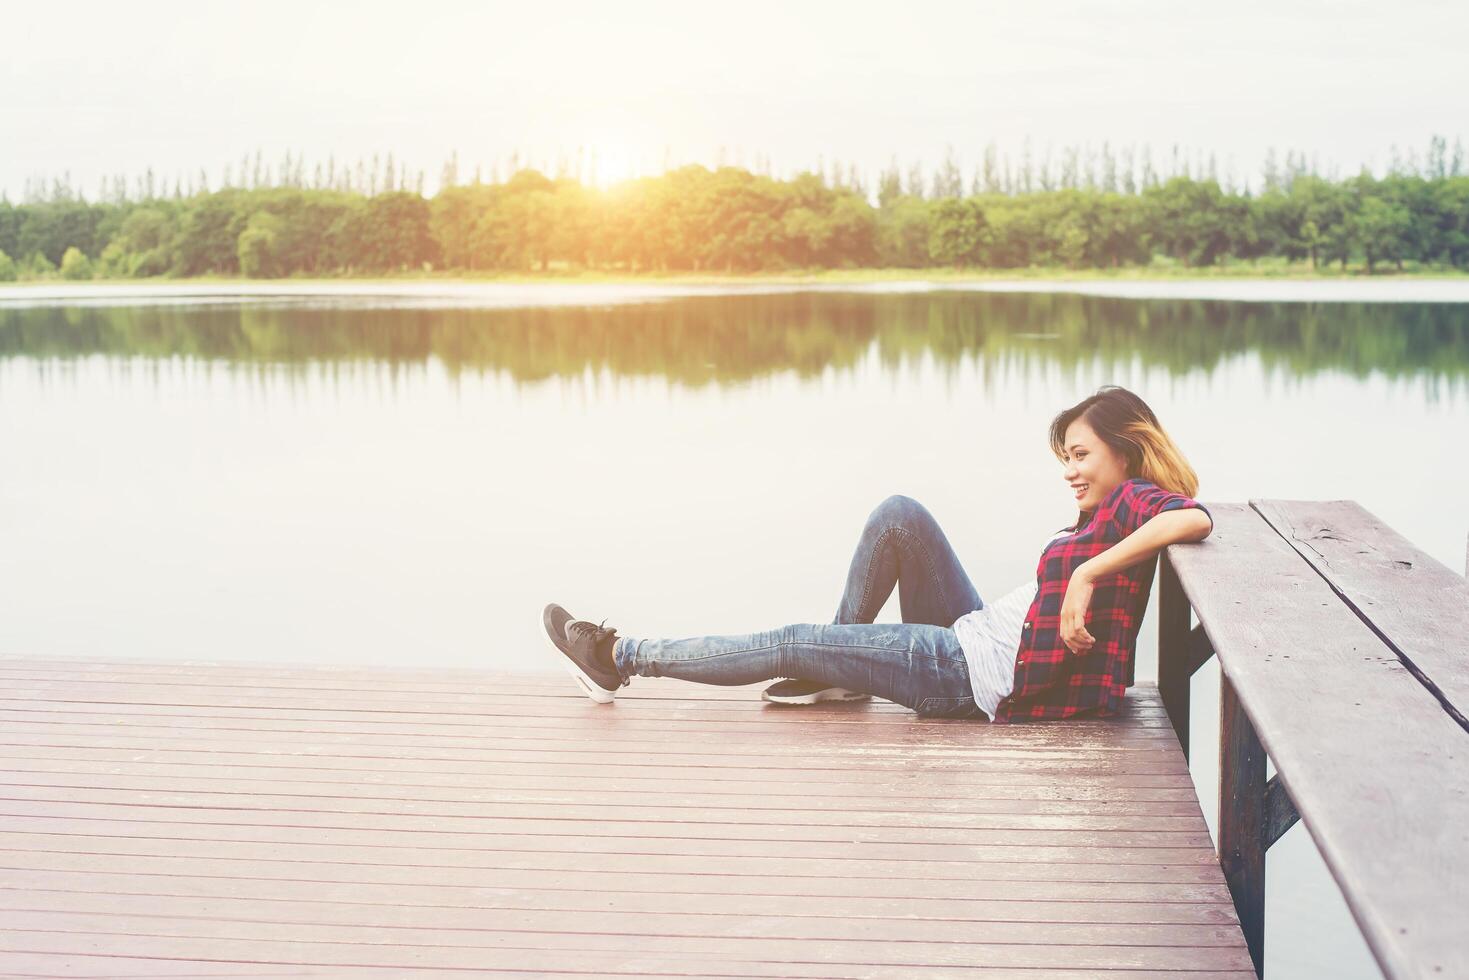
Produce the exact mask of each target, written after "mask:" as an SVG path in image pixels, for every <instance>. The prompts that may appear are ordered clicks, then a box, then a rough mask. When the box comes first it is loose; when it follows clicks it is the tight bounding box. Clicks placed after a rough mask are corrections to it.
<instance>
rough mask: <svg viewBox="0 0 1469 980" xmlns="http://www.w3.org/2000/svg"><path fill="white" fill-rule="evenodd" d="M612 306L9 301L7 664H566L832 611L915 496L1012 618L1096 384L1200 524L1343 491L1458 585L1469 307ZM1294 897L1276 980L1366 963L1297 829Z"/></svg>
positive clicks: (1207, 719) (992, 302) (1213, 682)
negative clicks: (1118, 388) (561, 619)
mask: <svg viewBox="0 0 1469 980" xmlns="http://www.w3.org/2000/svg"><path fill="white" fill-rule="evenodd" d="M621 299H622V301H619V302H602V301H601V300H598V305H593V306H539V307H536V308H525V309H507V308H498V309H488V308H478V309H469V308H455V302H454V301H453V300H442V299H441V300H427V299H421V298H419V299H415V298H413V297H400V298H397V299H383V298H378V299H372V300H364V299H358V300H354V299H352V298H348V297H338V298H317V299H312V300H293V299H289V298H280V299H267V300H260V301H238V300H227V299H226V300H218V299H216V300H215V301H211V302H202V301H197V300H191V301H188V302H172V303H164V302H159V303H156V304H151V305H149V304H136V303H134V304H129V305H106V303H105V302H98V301H93V302H90V303H86V304H82V303H76V302H71V303H68V304H65V305H50V306H48V305H35V304H30V305H25V306H18V305H9V306H6V305H4V304H3V303H0V460H3V464H4V471H3V472H4V479H3V480H0V530H3V548H0V591H3V594H4V595H5V596H6V598H7V601H6V603H5V608H6V612H5V615H4V616H3V617H0V655H10V656H15V655H34V656H53V655H55V656H65V657H72V656H101V657H107V656H115V657H155V658H178V659H191V660H252V661H257V662H266V661H268V662H310V663H343V664H348V663H355V664H404V663H415V664H443V665H449V666H483V667H485V668H489V669H497V670H559V669H560V668H559V665H558V664H557V663H556V662H555V661H554V659H553V658H552V654H551V648H550V647H549V645H548V644H547V643H546V641H545V638H544V636H543V635H542V633H541V627H540V610H541V608H542V606H544V605H545V603H546V602H548V601H552V600H555V601H558V602H561V603H562V604H564V605H566V606H567V607H568V608H570V609H571V610H572V612H573V613H574V614H576V615H578V616H580V617H583V618H589V619H593V620H601V619H603V618H604V617H605V618H606V620H607V622H608V624H609V625H612V626H615V627H617V628H618V629H619V631H620V632H622V633H625V634H631V635H643V636H649V635H689V634H697V633H718V632H744V631H748V630H756V629H767V628H771V627H775V626H779V625H782V624H784V623H788V622H798V621H799V622H827V621H830V619H831V617H832V615H833V613H834V611H835V608H836V603H837V598H838V596H839V594H840V590H841V585H842V581H843V578H844V575H845V572H846V565H847V561H848V559H849V558H850V555H851V549H852V547H853V544H854V543H855V540H856V536H857V533H858V531H859V530H860V528H861V526H862V523H863V520H864V519H865V517H866V515H867V513H868V512H869V511H870V510H871V509H872V507H873V506H875V505H876V504H877V503H878V502H879V501H880V500H881V499H882V498H883V497H885V496H887V495H888V494H891V493H904V494H908V495H911V496H914V497H916V498H918V499H919V500H921V501H923V502H924V503H925V504H926V505H928V507H929V508H930V510H932V511H933V513H934V514H935V515H936V516H937V517H938V519H939V521H940V522H941V523H942V524H943V525H944V527H945V529H946V530H947V531H948V534H949V537H950V540H951V541H952V542H953V544H954V546H955V548H956V549H957V550H958V552H959V554H960V557H961V559H962V560H963V561H964V563H965V566H966V568H967V570H968V571H969V573H970V576H971V578H972V579H973V580H974V582H975V583H976V585H977V586H978V588H979V591H980V594H981V595H982V596H990V595H998V594H1000V593H1002V592H1004V591H1007V590H1008V589H1010V588H1013V587H1014V586H1015V585H1018V584H1020V583H1022V582H1024V581H1027V580H1028V579H1030V578H1031V577H1032V576H1033V573H1034V563H1035V559H1036V556H1037V554H1038V553H1039V547H1040V543H1041V542H1042V541H1044V539H1045V538H1046V537H1047V536H1048V535H1049V534H1050V533H1051V532H1053V531H1054V530H1057V529H1059V528H1060V527H1062V526H1063V525H1065V524H1067V523H1069V522H1070V521H1071V520H1072V519H1073V518H1074V516H1075V515H1074V508H1073V505H1072V502H1071V499H1070V495H1069V493H1068V491H1067V488H1066V486H1065V483H1064V481H1063V480H1062V479H1061V467H1060V464H1059V463H1057V461H1056V460H1055V458H1054V457H1052V456H1051V454H1050V452H1049V449H1048V448H1047V445H1046V438H1045V437H1046V427H1047V423H1048V422H1049V420H1050V418H1051V417H1052V416H1053V415H1054V414H1055V413H1056V412H1057V411H1059V410H1060V409H1061V408H1063V407H1065V406H1066V405H1069V404H1071V403H1073V402H1075V401H1076V400H1078V399H1080V398H1081V397H1084V396H1085V395H1086V394H1089V393H1090V392H1091V391H1092V390H1093V389H1095V388H1096V387H1097V386H1098V385H1100V384H1103V383H1109V382H1110V383H1117V384H1122V385H1126V386H1127V387H1130V388H1132V389H1133V390H1135V391H1137V392H1139V393H1140V394H1142V395H1143V397H1144V398H1146V399H1147V400H1148V401H1149V403H1150V404H1152V406H1153V407H1154V408H1155V409H1156V410H1157V412H1158V414H1159V415H1160V417H1161V418H1162V420H1163V422H1164V424H1165V425H1166V426H1167V427H1168V428H1169V429H1170V431H1171V432H1172V433H1173V435H1174V437H1175V439H1177V440H1178V442H1179V443H1180V444H1181V445H1182V446H1183V448H1184V450H1185V452H1186V453H1187V454H1188V455H1189V457H1190V459H1191V461H1192V462H1193V464H1194V466H1195V468H1196V469H1197V470H1198V472H1199V474H1200V477H1201V480H1202V487H1201V489H1200V493H1199V496H1200V498H1201V499H1203V500H1204V501H1206V502H1208V501H1225V500H1231V501H1244V500H1247V499H1249V498H1252V497H1282V498H1316V499H1336V498H1352V499H1355V500H1357V501H1359V502H1360V503H1361V504H1362V505H1363V506H1365V507H1366V508H1368V509H1369V510H1370V511H1372V512H1373V513H1374V514H1376V515H1377V516H1378V517H1380V518H1381V519H1383V520H1384V521H1386V522H1387V523H1388V524H1389V525H1391V526H1392V527H1394V528H1396V529H1398V530H1399V531H1400V532H1402V533H1403V534H1405V535H1406V536H1407V537H1409V538H1410V539H1411V540H1413V541H1414V542H1415V543H1416V544H1418V546H1419V547H1421V548H1423V549H1424V550H1425V551H1427V552H1428V553H1429V554H1430V555H1432V556H1434V557H1435V558H1437V559H1438V560H1440V561H1442V562H1444V563H1445V564H1447V565H1449V566H1450V567H1452V568H1455V569H1457V570H1462V569H1463V565H1464V548H1465V537H1466V532H1469V526H1466V512H1465V510H1464V508H1463V507H1462V501H1463V498H1464V487H1465V485H1466V483H1469V455H1466V454H1465V453H1464V452H1463V450H1462V438H1463V432H1464V428H1465V422H1466V421H1469V305H1462V304H1452V303H1434V304H1414V303H1374V304H1365V303H1246V302H1199V301H1187V300H1136V299H1118V298H1099V297H1087V296H1078V295H1048V294H997V293H977V292H964V291H953V290H950V291H943V292H931V293H896V294H883V293H880V292H871V291H867V292H850V293H844V292H840V291H823V292H795V293H790V292H787V293H779V292H776V293H760V294H747V295H736V296H717V295H693V296H688V295H685V296H674V297H670V298H667V299H663V300H653V299H647V298H644V297H642V296H641V295H639V296H636V297H633V298H632V299H631V300H630V301H629V300H628V298H627V297H622V298H621ZM1156 616H1157V610H1156V598H1155V599H1154V604H1153V608H1152V609H1151V610H1150V611H1149V613H1148V622H1147V623H1146V624H1145V628H1144V631H1143V634H1144V642H1143V647H1142V649H1141V650H1140V651H1139V663H1138V668H1137V674H1138V677H1139V678H1140V679H1151V678H1152V677H1154V676H1155V669H1156V668H1155V665H1156V643H1155V629H1154V628H1153V627H1154V625H1155V624H1156V621H1157V620H1156ZM879 618H880V619H884V620H886V619H892V620H896V619H897V618H899V617H898V613H897V598H896V596H894V598H893V600H892V601H891V602H890V603H889V605H888V607H887V609H886V610H885V612H884V614H883V615H882V616H880V617H879ZM1217 692H1218V686H1217V669H1216V668H1213V667H1212V666H1211V667H1210V668H1206V670H1205V671H1203V672H1201V674H1200V676H1199V678H1198V679H1197V680H1196V682H1195V693H1194V696H1195V699H1196V705H1197V707H1196V709H1195V729H1194V735H1193V738H1194V744H1195V746H1196V750H1195V753H1194V758H1195V780H1196V782H1197V783H1198V785H1199V790H1200V800H1201V803H1202V805H1203V808H1204V812H1205V814H1206V815H1208V816H1209V817H1210V820H1211V825H1212V814H1213V810H1214V807H1215V785H1214V780H1215V774H1214V773H1213V771H1212V770H1211V769H1210V768H1209V767H1210V766H1211V765H1213V760H1214V754H1215V746H1217V736H1216V730H1215V725H1216V724H1217V721H1216V718H1215V717H1214V716H1213V715H1212V714H1211V713H1210V710H1209V709H1210V708H1211V707H1213V706H1215V705H1216V704H1217V697H1218V693H1217ZM1269 885H1270V893H1269V903H1270V905H1269V909H1268V912H1267V922H1268V924H1269V926H1268V929H1269V931H1268V934H1267V937H1266V947H1267V952H1268V960H1267V971H1269V973H1270V974H1272V975H1273V976H1274V977H1276V978H1281V977H1291V976H1294V977H1315V976H1321V975H1328V974H1329V975H1334V976H1342V977H1352V976H1359V977H1376V976H1377V975H1378V973H1377V970H1376V968H1375V966H1373V964H1372V962H1371V958H1370V956H1369V954H1368V953H1367V951H1366V947H1365V945H1364V944H1363V943H1362V941H1361V939H1360V937H1359V936H1358V934H1357V931H1356V928H1355V926H1354V925H1353V924H1352V922H1351V920H1350V917H1349V915H1348V913H1347V911H1346V908H1345V906H1344V904H1343V903H1342V901H1341V899H1340V896H1339V894H1338V893H1337V891H1336V888H1335V885H1334V884H1333V883H1332V882H1331V879H1330V877H1329V875H1328V874H1327V872H1326V871H1325V869H1324V867H1323V866H1322V865H1321V862H1320V858H1319V856H1318V855H1317V854H1316V852H1315V850H1314V847H1313V845H1312V843H1311V841H1310V838H1309V836H1308V834H1307V832H1306V830H1305V828H1304V827H1303V826H1301V825H1298V826H1297V827H1295V828H1294V829H1292V830H1291V831H1290V832H1289V833H1288V834H1287V835H1286V836H1285V837H1284V838H1282V840H1281V842H1280V843H1279V844H1277V845H1276V847H1275V848H1273V849H1272V850H1271V852H1270V879H1269Z"/></svg>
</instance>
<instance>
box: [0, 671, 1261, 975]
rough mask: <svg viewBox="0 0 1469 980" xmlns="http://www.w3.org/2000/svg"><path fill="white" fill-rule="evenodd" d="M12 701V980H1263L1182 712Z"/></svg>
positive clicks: (8, 815)
mask: <svg viewBox="0 0 1469 980" xmlns="http://www.w3.org/2000/svg"><path fill="white" fill-rule="evenodd" d="M642 681H648V682H650V683H646V684H644V683H641V682H642ZM0 685H3V688H0V693H3V694H4V698H3V700H0V973H4V974H5V975H27V974H33V975H38V976H39V975H50V976H81V975H93V976H97V975H107V976H120V977H123V976H145V975H146V976H184V975H188V976H201V975H210V974H213V975H219V976H274V975H292V976H364V977H366V976H395V977H397V976H404V977H411V976H449V975H452V974H454V973H459V974H461V975H463V974H464V973H466V972H468V973H479V972H483V973H485V974H486V975H495V976H507V977H515V976H522V975H524V976H558V975H564V976H572V975H576V976H583V977H585V976H624V977H625V976H630V975H631V976H642V975H707V974H711V973H719V974H723V975H729V976H750V977H758V976H772V977H773V976H790V977H796V976H800V977H856V976H860V977H875V978H877V977H882V978H899V977H902V978H906V977H951V976H952V977H958V976H979V977H992V976H994V977H998V976H1024V977H1026V978H1027V980H1047V978H1053V980H1080V978H1082V977H1089V976H1094V975H1096V973H1097V972H1098V971H1107V975H1108V976H1109V977H1111V978H1114V980H1116V978H1125V977H1136V978H1141V977H1145V976H1146V977H1150V978H1158V977H1161V976H1172V977H1180V978H1183V977H1195V978H1200V980H1202V978H1205V977H1218V978H1223V977H1229V978H1232V980H1243V978H1246V977H1248V976H1250V972H1251V971H1250V960H1249V957H1248V955H1247V953H1246V951H1245V948H1244V942H1243V939H1242V937H1241V935H1240V931H1239V925H1238V919H1237V916H1236V914H1235V911H1234V906H1233V904H1232V902H1231V901H1230V898H1229V893H1228V889H1227V888H1226V887H1225V885H1224V881H1223V878H1222V876H1221V874H1220V871H1219V868H1218V865H1217V863H1216V861H1215V858H1214V853H1213V849H1212V845H1211V843H1210V839H1209V836H1208V832H1207V829H1206V827H1205V825H1204V822H1203V817H1202V814H1201V813H1200V812H1199V808H1198V802H1197V800H1196V799H1195V797H1194V794H1193V789H1192V784H1191V782H1190V778H1189V775H1188V772H1187V769H1186V767H1185V765H1184V762H1183V758H1182V755H1181V753H1180V752H1179V751H1178V747H1177V744H1176V742H1175V741H1174V740H1173V738H1172V731H1171V728H1170V727H1169V726H1168V721H1167V717H1166V715H1165V714H1164V712H1163V710H1162V706H1161V702H1160V701H1159V698H1158V695H1157V691H1156V689H1155V688H1152V687H1150V686H1147V685H1144V686H1140V687H1138V688H1135V689H1134V690H1133V691H1132V692H1130V694H1129V698H1128V705H1127V709H1126V710H1125V711H1124V712H1123V714H1122V715H1120V716H1119V717H1117V718H1112V719H1090V720H1083V719H1078V720H1077V721H1076V722H1075V723H1064V724H1054V725H1030V726H1026V725H1010V726H994V727H991V726H989V725H986V724H984V723H982V722H980V723H967V722H958V721H948V720H941V719H920V718H918V717H917V716H915V715H913V714H912V713H911V712H909V711H908V710H907V709H905V708H901V707H900V706H897V705H892V704H888V703H886V702H882V701H874V702H870V703H859V704H843V705H832V704H825V705H817V706H813V707H811V708H804V709H792V708H788V707H782V706H775V705H769V704H765V703H763V702H761V701H760V700H759V690H760V687H761V686H763V685H757V686H750V687H742V688H735V689H732V688H705V687H701V686H698V685H688V684H681V683H679V682H676V681H668V680H667V679H653V678H640V679H639V680H638V681H635V682H634V685H633V686H631V687H629V688H626V689H624V691H623V692H622V694H621V695H620V696H619V699H618V701H617V702H616V703H615V704H614V705H607V706H604V705H595V704H592V703H591V702H589V701H587V700H586V699H585V698H583V697H581V696H580V694H578V693H577V692H576V690H575V688H574V687H573V686H572V685H571V684H570V681H569V680H568V679H566V678H565V677H564V675H497V674H490V673H482V672H453V671H448V672H442V673H439V672H435V671H432V670H414V671H396V670H390V671H374V670H364V669H360V668H356V669H351V670H336V669H324V668H311V669H284V668H283V669H282V670H281V671H280V672H279V673H276V672H274V671H273V670H272V669H269V668H262V667H259V666H257V665H210V664H202V663H200V664H188V665H177V664H167V663H161V662H149V661H133V662H100V661H99V662H63V661H55V660H51V661H34V662H33V661H26V660H23V659H7V660H4V661H0Z"/></svg>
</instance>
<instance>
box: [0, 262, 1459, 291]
mask: <svg viewBox="0 0 1469 980" xmlns="http://www.w3.org/2000/svg"><path fill="white" fill-rule="evenodd" d="M1200 279H1206V280H1237V279H1255V280H1258V279H1268V280H1299V281H1331V280H1346V281H1353V282H1363V281H1377V280H1387V279H1392V280H1421V279H1447V280H1463V279H1469V272H1466V271H1464V270H1458V269H1453V268H1450V267H1420V266H1416V265H1412V264H1410V265H1409V266H1407V267H1406V268H1405V269H1403V270H1402V271H1398V270H1396V269H1392V270H1388V269H1384V268H1381V267H1379V268H1378V270H1377V271H1376V272H1375V273H1372V274H1371V275H1369V274H1368V273H1367V271H1366V270H1365V269H1363V268H1361V267H1352V266H1348V267H1347V268H1346V269H1341V268H1340V267H1337V266H1332V267H1331V268H1317V269H1315V270H1313V269H1311V268H1310V267H1309V266H1308V265H1306V264H1305V263H1286V262H1237V263H1224V264H1219V265H1213V266H1205V267H1198V268H1195V267H1189V266H1184V265H1178V264H1173V263H1162V262H1159V263H1153V264H1151V265H1146V266H1123V267H1120V268H1115V269H1059V268H1055V267H1048V266H1033V267H1030V268H1024V269H987V268H930V269H811V270H785V271H781V272H691V271H679V272H622V271H615V270H612V271H608V270H579V269H573V268H565V267H563V268H556V267H554V266H553V267H552V268H551V269H549V270H547V271H545V272H538V273H488V272H486V273H475V272H466V271H463V270H452V271H432V272H403V273H399V274H383V273H372V274H364V275H344V274H338V275H315V276H304V275H303V276H286V277H281V278H248V277H243V276H218V275H204V276H189V277H154V278H142V279H117V278H96V279H86V280H67V279H63V278H62V277H60V276H46V277H43V278H27V279H22V280H20V281H19V282H12V283H7V285H10V286H26V285H54V284H58V283H68V284H73V283H74V284H78V285H80V284H83V283H96V284H107V285H119V284H124V283H126V284H136V285H140V286H141V285H149V284H154V285H162V284H168V283H200V284H217V285H227V284H230V283H247V282H248V283H279V284H287V283H308V282H363V283H370V282H445V283H449V282H474V283H494V282H501V283H515V284H527V283H577V282H584V283H679V284H688V285H692V284H699V283H720V284H737V283H746V284H759V283H770V284H789V283H858V284H860V283H884V282H931V283H950V282H1013V281H1015V280H1026V281H1035V282H1096V281H1119V282H1150V281H1165V282H1166V281H1183V280H1200Z"/></svg>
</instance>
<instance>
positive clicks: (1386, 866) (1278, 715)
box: [1169, 504, 1469, 977]
mask: <svg viewBox="0 0 1469 980" xmlns="http://www.w3.org/2000/svg"><path fill="white" fill-rule="evenodd" d="M1214 518H1215V530H1214V532H1213V534H1211V535H1210V537H1209V538H1207V539H1206V540H1205V541H1203V542H1200V543H1199V544H1198V545H1195V546H1190V547H1184V548H1174V549H1170V552H1169V558H1170V560H1171V561H1172V562H1173V564H1174V567H1175V568H1176V569H1177V570H1178V573H1179V579H1180V582H1181V584H1182V586H1183V588H1184V591H1185V593H1186V594H1187V597H1188V600H1189V602H1190V603H1191V604H1192V605H1193V608H1194V610H1195V612H1196V613H1197V614H1198V618H1199V621H1200V622H1201V623H1202V624H1203V626H1204V629H1205V631H1206V632H1207V634H1208V636H1209V639H1210V641H1211V642H1212V644H1213V646H1214V649H1215V651H1216V653H1217V655H1218V657H1219V662H1220V668H1221V669H1222V670H1223V672H1224V676H1225V678H1226V679H1227V680H1228V682H1229V683H1230V684H1231V685H1232V687H1233V689H1234V690H1235V691H1236V692H1237V693H1238V695H1239V698H1240V701H1241V702H1242V704H1243V705H1244V707H1245V710H1246V713H1247V715H1248V717H1249V719H1250V720H1251V722H1253V725H1254V728H1255V731H1256V733H1257V734H1258V736H1259V739H1260V743H1261V745H1262V746H1263V747H1264V749H1265V751H1266V752H1267V753H1268V755H1269V757H1270V758H1271V760H1273V761H1274V763H1275V767H1276V770H1277V774H1278V778H1279V779H1280V780H1282V781H1283V783H1284V785H1285V786H1286V788H1287V790H1288V791H1289V793H1290V796H1291V799H1292V800H1294V801H1295V804H1296V807H1297V809H1298V810H1299V812H1300V815H1301V819H1302V821H1303V822H1304V823H1305V824H1306V826H1307V828H1308V829H1309V830H1310V833H1311V835H1312V837H1313V839H1314V840H1315V841H1316V844H1317V847H1318V848H1319V850H1320V851H1321V854H1322V857H1323V858H1324V859H1325V862H1326V865H1327V867H1328V868H1329V869H1330V870H1331V873H1332V874H1333V876H1334V877H1335V878H1336V880H1337V882H1338V884H1339V885H1340V886H1341V889H1342V893H1343V896H1344V897H1345V899H1346V902H1347V905H1348V906H1349V907H1350V909H1351V911H1352V914H1353V916H1354V917H1355V918H1356V920H1357V923H1358V924H1359V925H1360V926H1361V928H1362V932H1363V935H1364V937H1365V938H1366V940H1367V943H1368V945H1369V946H1370V947H1371V949H1372V951H1373V953H1374V954H1375V955H1376V957H1377V959H1378V962H1379V963H1380V964H1381V965H1382V967H1383V969H1384V971H1385V972H1386V973H1387V974H1388V975H1389V976H1394V977H1399V976H1401V977H1410V976H1411V977H1418V976H1466V975H1469V944H1466V943H1465V941H1464V938H1463V924H1464V923H1465V922H1469V734H1466V732H1465V731H1464V729H1462V728H1461V727H1460V726H1459V725H1458V724H1457V723H1456V722H1455V721H1454V719H1453V718H1451V717H1450V716H1449V715H1448V714H1447V713H1446V712H1445V711H1444V710H1443V708H1442V706H1441V705H1440V703H1439V702H1438V700H1437V699H1436V698H1435V697H1434V696H1433V695H1432V694H1431V693H1430V692H1429V691H1428V690H1427V689H1426V688H1425V687H1424V686H1423V685H1422V684H1420V683H1419V681H1418V680H1417V678H1415V677H1414V676H1413V675H1412V674H1410V673H1409V672H1408V670H1407V669H1406V668H1405V667H1404V666H1403V664H1402V663H1401V662H1400V661H1399V660H1398V658H1397V656H1396V655H1395V654H1394V652H1393V651H1392V650H1391V649H1390V648H1389V647H1388V646H1387V645H1386V644H1384V643H1383V641H1382V640H1381V638H1380V637H1379V636H1378V635H1377V634H1376V633H1374V632H1373V631H1372V630H1371V629H1370V628H1368V626H1367V625H1366V624H1365V623H1364V622H1363V621H1362V620H1361V619H1360V618H1359V617H1358V616H1357V615H1356V614H1354V613H1353V612H1352V611H1351V610H1350V609H1348V608H1347V607H1346V605H1345V604H1344V603H1342V601H1341V600H1340V598H1339V597H1338V596H1337V594H1336V592H1334V591H1333V589H1332V588H1331V586H1330V585H1328V584H1327V582H1326V581H1325V580H1324V579H1323V578H1322V577H1321V575H1320V574H1318V572H1317V570H1316V569H1315V568H1314V567H1313V566H1312V565H1311V564H1309V563H1308V562H1306V561H1303V560H1302V557H1301V555H1300V554H1298V553H1297V551H1296V549H1295V548H1294V547H1293V546H1292V545H1291V544H1290V543H1288V542H1287V541H1286V540H1285V539H1284V538H1283V537H1282V536H1281V535H1280V534H1278V533H1276V531H1275V530H1274V529H1273V528H1272V527H1271V525H1270V524H1269V523H1267V522H1266V521H1265V520H1264V519H1263V518H1262V517H1261V516H1260V515H1259V514H1258V513H1256V512H1255V511H1254V510H1252V509H1250V508H1249V507H1246V506H1245V505H1241V504H1218V505H1216V506H1215V507H1214Z"/></svg>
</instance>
